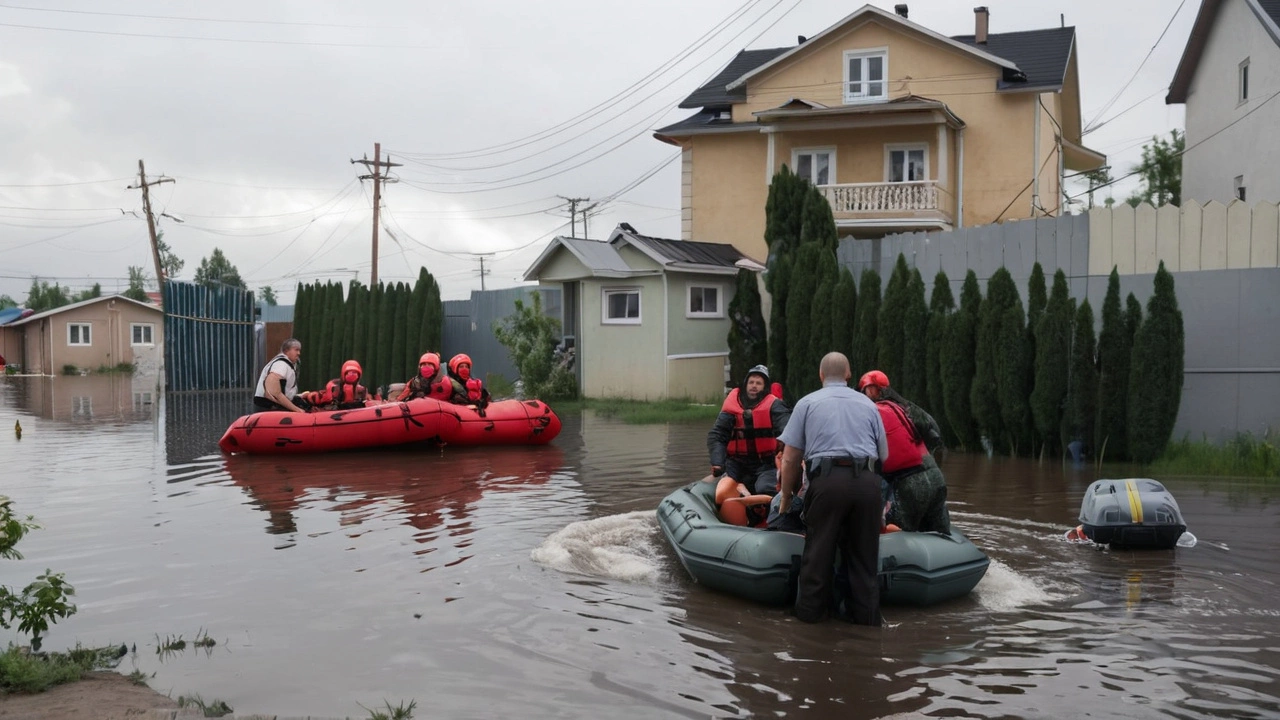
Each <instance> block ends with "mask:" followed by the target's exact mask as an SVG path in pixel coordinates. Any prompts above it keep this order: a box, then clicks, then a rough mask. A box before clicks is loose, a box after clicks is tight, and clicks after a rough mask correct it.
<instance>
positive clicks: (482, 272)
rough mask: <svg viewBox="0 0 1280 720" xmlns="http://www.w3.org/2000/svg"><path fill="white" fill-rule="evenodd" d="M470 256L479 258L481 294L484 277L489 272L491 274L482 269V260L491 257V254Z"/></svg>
mask: <svg viewBox="0 0 1280 720" xmlns="http://www.w3.org/2000/svg"><path fill="white" fill-rule="evenodd" d="M472 254H473V255H475V256H477V257H479V258H480V290H481V292H483V291H484V276H485V275H488V274H489V273H490V272H492V270H486V269H485V267H484V259H485V258H487V257H493V253H472Z"/></svg>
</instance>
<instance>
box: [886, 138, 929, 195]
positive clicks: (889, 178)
mask: <svg viewBox="0 0 1280 720" xmlns="http://www.w3.org/2000/svg"><path fill="white" fill-rule="evenodd" d="M912 150H920V151H921V154H922V155H923V156H924V179H923V180H894V179H893V153H894V152H899V151H900V152H903V153H906V154H904V155H903V156H902V159H903V162H904V163H906V164H905V165H904V166H903V168H902V169H903V173H902V176H903V177H904V178H905V177H907V172H906V170H907V168H908V167H910V164H911V155H910V152H911V151H912ZM930 171H931V168H930V167H929V143H927V142H920V143H885V146H884V181H885V182H886V183H893V184H895V185H897V184H898V183H908V182H928V181H929V177H930Z"/></svg>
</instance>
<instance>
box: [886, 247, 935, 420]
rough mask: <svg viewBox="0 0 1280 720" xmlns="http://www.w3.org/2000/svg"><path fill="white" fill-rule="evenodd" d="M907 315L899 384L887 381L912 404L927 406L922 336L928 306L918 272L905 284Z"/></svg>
mask: <svg viewBox="0 0 1280 720" xmlns="http://www.w3.org/2000/svg"><path fill="white" fill-rule="evenodd" d="M906 300H907V313H906V317H905V320H904V323H903V327H902V371H901V373H900V375H901V376H902V380H901V382H899V381H898V380H897V379H896V378H893V377H890V382H892V383H893V384H894V385H897V386H898V391H899V392H901V393H902V394H903V395H905V396H906V397H907V398H908V399H910V400H912V401H913V402H916V403H922V404H925V405H927V404H928V403H929V399H928V398H927V397H926V396H925V393H926V386H927V384H928V382H927V380H926V379H925V348H926V345H925V342H926V338H925V333H926V331H927V330H928V325H929V306H928V304H927V303H926V302H925V299H924V278H922V277H921V276H920V270H919V269H912V271H911V280H910V282H908V283H907V297H906Z"/></svg>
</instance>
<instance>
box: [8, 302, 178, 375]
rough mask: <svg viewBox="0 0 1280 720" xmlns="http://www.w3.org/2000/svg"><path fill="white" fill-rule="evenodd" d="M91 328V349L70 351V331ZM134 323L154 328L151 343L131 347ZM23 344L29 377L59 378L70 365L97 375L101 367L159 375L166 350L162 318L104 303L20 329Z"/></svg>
mask: <svg viewBox="0 0 1280 720" xmlns="http://www.w3.org/2000/svg"><path fill="white" fill-rule="evenodd" d="M73 323H77V324H88V325H89V326H90V332H89V340H90V344H89V345H88V346H72V345H69V344H68V342H67V340H68V329H67V327H68V325H70V324H73ZM134 323H140V324H149V325H151V326H152V327H151V333H152V339H153V342H152V343H151V344H148V345H133V344H132V342H131V341H132V337H131V328H132V325H133V324H134ZM18 328H20V329H21V332H22V334H23V339H24V348H23V349H24V357H23V358H22V365H23V367H24V369H26V370H27V371H28V372H36V373H41V374H45V375H54V374H60V373H61V372H62V369H63V367H64V366H66V365H74V366H75V367H77V368H80V369H82V370H83V369H88V370H96V369H97V368H99V367H101V366H104V365H105V366H114V365H118V364H120V363H132V364H134V365H136V366H138V371H139V372H140V373H144V374H153V373H156V372H158V371H159V369H160V366H161V359H162V357H163V348H164V313H162V312H161V311H160V310H159V309H158V308H149V307H143V306H140V305H137V304H135V303H132V302H129V301H128V300H117V299H114V298H104V299H103V300H102V301H100V302H97V303H93V304H90V305H85V306H83V307H78V308H75V309H72V310H67V311H65V312H60V313H56V314H54V315H50V316H48V317H45V318H41V319H39V320H34V321H31V322H28V323H25V324H23V325H19V326H18Z"/></svg>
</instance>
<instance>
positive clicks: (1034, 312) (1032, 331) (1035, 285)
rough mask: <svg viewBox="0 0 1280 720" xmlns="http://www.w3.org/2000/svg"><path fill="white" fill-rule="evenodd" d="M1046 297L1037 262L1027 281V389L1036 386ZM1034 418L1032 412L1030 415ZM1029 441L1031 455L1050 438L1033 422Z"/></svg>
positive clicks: (1039, 266) (1042, 272) (1041, 271)
mask: <svg viewBox="0 0 1280 720" xmlns="http://www.w3.org/2000/svg"><path fill="white" fill-rule="evenodd" d="M1047 303H1048V296H1047V294H1046V291H1045V280H1044V268H1043V267H1041V265H1040V263H1039V262H1036V263H1035V265H1033V266H1032V267H1031V277H1030V278H1029V279H1028V280H1027V360H1028V362H1027V387H1028V388H1034V387H1035V386H1036V362H1035V360H1036V330H1037V329H1038V328H1039V327H1040V317H1041V316H1042V315H1044V309H1045V305H1046V304H1047ZM1032 414H1033V417H1034V412H1033V413H1032ZM1028 430H1029V434H1030V441H1031V453H1032V454H1033V455H1034V454H1035V450H1036V448H1038V447H1040V446H1041V445H1043V444H1044V443H1046V442H1049V441H1050V440H1051V438H1044V437H1042V435H1041V433H1040V431H1039V428H1038V427H1037V426H1036V424H1035V422H1034V420H1033V421H1032V422H1031V423H1030V426H1029V428H1028Z"/></svg>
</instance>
